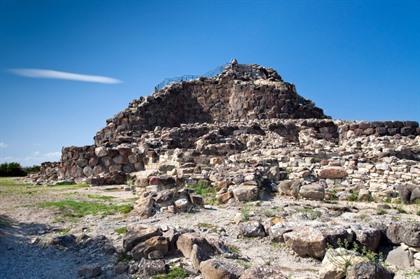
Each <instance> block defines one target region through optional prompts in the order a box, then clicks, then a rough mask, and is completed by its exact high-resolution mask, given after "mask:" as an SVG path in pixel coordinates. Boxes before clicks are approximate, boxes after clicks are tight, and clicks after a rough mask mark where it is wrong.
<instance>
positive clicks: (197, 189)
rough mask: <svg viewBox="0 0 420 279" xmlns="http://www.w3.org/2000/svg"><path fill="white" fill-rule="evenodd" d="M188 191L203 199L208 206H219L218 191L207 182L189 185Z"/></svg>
mask: <svg viewBox="0 0 420 279" xmlns="http://www.w3.org/2000/svg"><path fill="white" fill-rule="evenodd" d="M188 189H191V190H193V191H194V193H196V194H198V195H200V196H202V197H203V199H204V202H205V203H206V204H212V205H214V204H217V199H216V189H215V188H214V187H212V186H211V185H210V183H209V182H208V181H206V180H200V181H198V182H197V183H195V184H191V185H188Z"/></svg>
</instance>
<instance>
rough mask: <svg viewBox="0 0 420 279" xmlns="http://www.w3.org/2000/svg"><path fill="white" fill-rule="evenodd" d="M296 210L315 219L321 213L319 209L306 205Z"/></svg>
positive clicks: (310, 218) (308, 217)
mask: <svg viewBox="0 0 420 279" xmlns="http://www.w3.org/2000/svg"><path fill="white" fill-rule="evenodd" d="M297 212H299V213H301V214H302V215H304V216H305V217H306V218H307V219H309V220H316V219H318V218H319V217H321V215H322V213H321V211H319V210H315V209H313V208H307V207H303V208H299V209H298V210H297Z"/></svg>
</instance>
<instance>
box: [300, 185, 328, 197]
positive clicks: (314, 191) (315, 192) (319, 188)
mask: <svg viewBox="0 0 420 279" xmlns="http://www.w3.org/2000/svg"><path fill="white" fill-rule="evenodd" d="M299 195H300V196H301V197H302V198H305V199H308V200H316V201H322V200H323V199H324V196H325V189H324V186H323V185H321V184H319V183H311V184H306V185H302V186H301V187H300V190H299Z"/></svg>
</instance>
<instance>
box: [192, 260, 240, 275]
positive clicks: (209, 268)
mask: <svg viewBox="0 0 420 279" xmlns="http://www.w3.org/2000/svg"><path fill="white" fill-rule="evenodd" d="M200 272H201V275H202V276H203V278H204V279H238V278H239V277H240V276H241V274H242V272H243V269H242V268H241V267H239V266H237V265H235V264H233V263H231V262H228V261H226V260H222V259H210V260H207V261H203V262H201V263H200Z"/></svg>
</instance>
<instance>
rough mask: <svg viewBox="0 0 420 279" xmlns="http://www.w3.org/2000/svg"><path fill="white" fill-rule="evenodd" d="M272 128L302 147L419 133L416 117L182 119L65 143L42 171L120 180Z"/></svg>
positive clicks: (250, 143)
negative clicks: (103, 139) (169, 157)
mask: <svg viewBox="0 0 420 279" xmlns="http://www.w3.org/2000/svg"><path fill="white" fill-rule="evenodd" d="M268 133H274V134H277V138H281V139H283V141H285V142H291V143H293V144H294V145H298V146H302V148H303V149H307V148H310V146H312V145H313V143H314V142H315V141H317V140H327V141H328V142H331V143H332V144H334V145H337V146H338V145H341V144H342V143H340V141H348V140H351V139H354V138H360V139H362V138H367V137H375V138H376V137H390V136H391V137H414V136H417V135H420V133H419V128H418V123H417V122H412V121H406V122H400V121H386V122H348V121H333V120H329V119H297V120H291V119H287V120H285V119H264V120H253V121H232V122H226V123H218V124H214V123H213V124H211V123H197V124H182V125H181V126H180V127H172V128H165V127H159V128H156V129H155V130H154V131H151V132H145V133H144V134H143V135H141V136H139V137H131V138H130V141H131V143H122V144H116V143H114V145H110V144H107V145H102V146H95V145H91V146H83V147H73V146H72V147H66V148H63V150H62V157H61V162H60V163H45V164H43V165H42V168H41V177H44V178H45V179H46V180H54V179H55V180H57V179H58V180H60V179H75V180H77V181H78V180H87V181H88V182H89V183H92V184H95V185H101V184H120V183H125V181H126V175H127V174H129V173H132V172H135V171H141V170H144V169H145V166H149V167H150V166H155V165H156V163H157V162H159V158H160V157H161V156H166V155H165V154H168V152H169V151H171V150H179V151H177V152H176V153H177V154H179V155H178V156H185V154H187V153H191V152H195V153H196V155H195V158H198V157H197V156H198V155H200V156H204V157H206V156H229V155H231V154H237V153H239V152H242V151H244V150H246V149H249V148H255V147H256V146H260V147H266V146H267V145H270V144H272V143H271V142H265V143H261V142H260V143H259V142H258V141H254V140H253V138H256V137H259V136H260V137H262V138H267V136H268V135H267V134H268ZM271 137H272V136H268V138H271ZM275 138H276V137H275ZM389 152H393V153H392V154H391V153H390V154H388V155H389V156H395V157H397V158H402V159H409V160H410V159H411V160H416V158H417V157H418V156H419V155H418V154H417V153H413V152H412V151H411V150H406V149H401V150H394V151H392V150H391V151H388V153H389ZM388 155H387V156H388ZM200 160H201V159H200ZM156 167H157V168H158V167H159V166H158V165H156Z"/></svg>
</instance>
